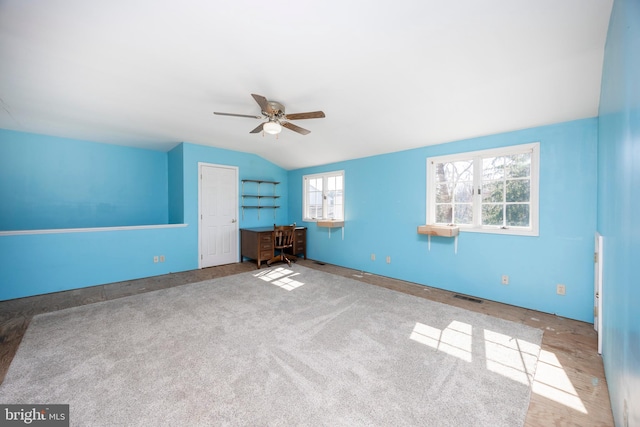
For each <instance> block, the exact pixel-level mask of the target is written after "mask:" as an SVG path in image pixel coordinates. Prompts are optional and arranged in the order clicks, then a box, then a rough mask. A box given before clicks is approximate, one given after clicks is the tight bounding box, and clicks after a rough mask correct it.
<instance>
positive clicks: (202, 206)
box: [198, 163, 239, 268]
mask: <svg viewBox="0 0 640 427" xmlns="http://www.w3.org/2000/svg"><path fill="white" fill-rule="evenodd" d="M198 172H199V174H200V181H199V182H200V185H199V212H198V213H199V216H200V223H199V229H198V232H199V246H200V268H205V267H212V266H214V265H223V264H231V263H234V262H238V260H239V252H238V168H236V167H232V166H221V165H212V164H207V163H199V164H198Z"/></svg>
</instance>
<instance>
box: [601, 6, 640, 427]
mask: <svg viewBox="0 0 640 427" xmlns="http://www.w3.org/2000/svg"><path fill="white" fill-rule="evenodd" d="M639 53H640V2H638V1H637V0H615V2H614V4H613V11H612V13H611V20H610V23H609V33H608V35H607V44H606V48H605V57H604V67H603V77H602V90H601V98H600V112H599V117H600V121H599V142H598V144H599V146H598V174H599V186H598V231H599V232H600V233H601V234H602V235H603V240H604V251H603V255H604V256H603V268H604V270H603V276H604V277H603V300H602V301H603V306H604V307H603V334H602V335H603V349H602V355H603V358H604V367H605V372H606V376H607V383H608V385H609V395H610V397H611V406H612V410H613V415H614V419H615V422H616V425H617V426H627V425H628V426H637V425H640V281H639V280H638V262H639V261H640V79H639V77H638V76H640V54H639ZM625 407H626V408H627V413H626V414H625Z"/></svg>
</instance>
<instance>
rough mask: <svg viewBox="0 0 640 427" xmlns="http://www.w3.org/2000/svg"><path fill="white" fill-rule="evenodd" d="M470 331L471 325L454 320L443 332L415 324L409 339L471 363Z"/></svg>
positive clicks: (421, 324)
mask: <svg viewBox="0 0 640 427" xmlns="http://www.w3.org/2000/svg"><path fill="white" fill-rule="evenodd" d="M471 330H472V328H471V325H469V324H467V323H463V322H458V321H455V320H454V321H453V322H451V323H450V324H449V326H447V327H446V328H444V329H443V330H440V329H438V328H434V327H433V326H429V325H425V324H423V323H420V322H416V325H415V326H414V328H413V331H412V332H411V335H410V336H409V338H410V339H412V340H414V341H417V342H419V343H421V344H424V345H427V346H429V347H432V348H435V349H436V350H439V351H442V352H444V353H447V354H449V355H451V356H455V357H457V358H459V359H462V360H464V361H465V362H471V361H472V360H473V357H472V354H471V342H472V340H471Z"/></svg>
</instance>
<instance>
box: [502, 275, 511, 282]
mask: <svg viewBox="0 0 640 427" xmlns="http://www.w3.org/2000/svg"><path fill="white" fill-rule="evenodd" d="M502 284H503V285H508V284H509V276H507V275H506V274H505V275H503V276H502Z"/></svg>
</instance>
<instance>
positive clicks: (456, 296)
mask: <svg viewBox="0 0 640 427" xmlns="http://www.w3.org/2000/svg"><path fill="white" fill-rule="evenodd" d="M453 297H454V298H459V299H463V300H465V301H471V302H477V303H478V304H480V303H482V300H481V299H478V298H471V297H467V296H464V295H458V294H455V295H454V296H453Z"/></svg>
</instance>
